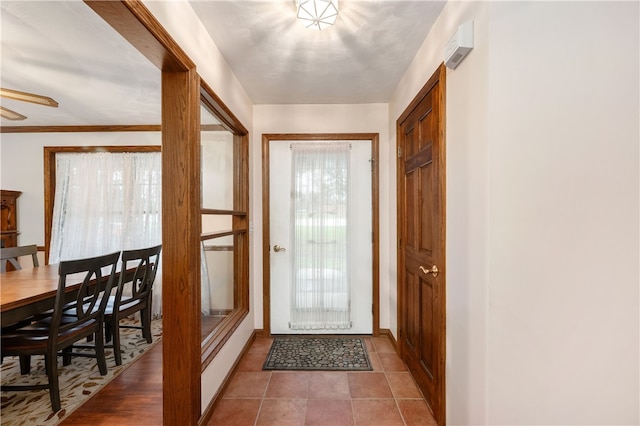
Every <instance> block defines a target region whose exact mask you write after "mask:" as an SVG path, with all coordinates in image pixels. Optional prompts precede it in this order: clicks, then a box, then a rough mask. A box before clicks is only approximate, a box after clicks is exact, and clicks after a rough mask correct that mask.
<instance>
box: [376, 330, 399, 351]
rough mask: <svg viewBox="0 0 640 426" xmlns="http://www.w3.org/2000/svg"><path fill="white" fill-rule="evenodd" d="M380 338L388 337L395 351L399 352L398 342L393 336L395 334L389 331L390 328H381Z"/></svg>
mask: <svg viewBox="0 0 640 426" xmlns="http://www.w3.org/2000/svg"><path fill="white" fill-rule="evenodd" d="M380 336H381V337H382V336H384V337H387V338H388V339H389V340H390V341H391V344H392V345H393V349H395V350H396V352H398V342H396V338H395V337H394V336H393V333H391V330H389V329H388V328H381V329H380Z"/></svg>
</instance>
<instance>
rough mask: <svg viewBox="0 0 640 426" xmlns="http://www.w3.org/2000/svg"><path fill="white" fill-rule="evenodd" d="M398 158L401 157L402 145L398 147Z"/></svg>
mask: <svg viewBox="0 0 640 426" xmlns="http://www.w3.org/2000/svg"><path fill="white" fill-rule="evenodd" d="M398 158H402V147H401V146H399V147H398Z"/></svg>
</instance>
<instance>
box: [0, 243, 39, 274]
mask: <svg viewBox="0 0 640 426" xmlns="http://www.w3.org/2000/svg"><path fill="white" fill-rule="evenodd" d="M22 256H31V260H32V262H33V266H40V263H39V262H38V246H37V245H35V244H31V245H28V246H19V247H4V248H1V249H0V273H1V272H7V262H8V263H10V264H11V265H12V266H13V267H14V268H15V269H16V270H17V269H22V266H20V262H18V258H19V257H22Z"/></svg>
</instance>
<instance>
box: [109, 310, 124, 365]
mask: <svg viewBox="0 0 640 426" xmlns="http://www.w3.org/2000/svg"><path fill="white" fill-rule="evenodd" d="M111 336H112V337H113V357H114V358H115V360H116V365H122V353H121V352H120V326H119V324H118V321H114V322H113V325H112V327H111Z"/></svg>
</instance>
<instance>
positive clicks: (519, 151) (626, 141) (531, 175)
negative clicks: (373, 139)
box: [389, 2, 640, 425]
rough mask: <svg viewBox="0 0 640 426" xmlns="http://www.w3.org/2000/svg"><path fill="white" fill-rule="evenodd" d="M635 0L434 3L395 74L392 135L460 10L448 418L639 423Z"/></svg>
mask: <svg viewBox="0 0 640 426" xmlns="http://www.w3.org/2000/svg"><path fill="white" fill-rule="evenodd" d="M638 9H639V8H638V2H626V3H610V2H602V3H591V2H566V3H556V2H533V3H527V2H487V3H480V2H478V3H475V2H473V3H472V2H449V3H448V4H447V6H446V7H445V9H444V10H443V12H442V14H441V16H440V17H439V19H438V21H437V22H436V25H435V26H434V28H433V29H432V31H431V32H430V34H429V36H428V37H427V40H426V41H425V44H424V45H423V46H422V48H421V50H420V52H419V53H418V55H417V57H416V58H415V60H414V63H413V64H412V65H411V67H410V69H409V70H408V72H407V74H406V75H405V77H404V79H403V80H402V81H401V83H400V85H399V86H398V88H397V89H396V92H395V94H394V97H393V99H392V101H391V103H390V107H389V113H390V116H389V127H390V134H391V135H392V137H394V133H393V129H395V120H396V119H397V117H398V116H399V115H400V114H401V113H402V111H403V110H404V108H406V105H407V104H408V103H409V102H410V100H411V99H412V97H413V96H415V94H416V93H417V92H418V90H419V89H420V88H421V87H422V85H423V84H424V83H425V82H426V80H427V79H428V78H429V76H430V75H431V74H432V73H433V71H434V70H435V68H436V67H437V66H438V64H439V63H440V62H441V61H442V57H441V55H442V50H443V46H444V43H445V42H446V41H447V40H448V39H449V37H450V36H451V35H452V34H453V33H454V32H455V29H456V28H457V26H458V25H459V24H461V23H463V22H465V21H467V20H470V19H473V20H474V22H475V48H474V50H473V51H472V52H471V53H470V54H469V56H468V57H467V58H466V59H465V61H464V62H463V63H462V64H461V65H460V66H459V67H458V68H457V69H456V70H448V72H447V109H446V110H447V122H446V129H447V130H446V145H447V264H446V270H447V315H448V317H447V368H446V374H447V377H446V385H447V420H448V423H449V424H554V425H555V424H638V422H639V420H640V419H639V402H638V401H639V399H640V395H639V385H638V374H639V370H638V362H639V361H638V360H639V345H638V338H639V331H640V330H639V327H638V324H639V294H638V282H639V274H638V257H639V254H640V253H639V249H638V244H639V238H638V232H639V229H638V217H639V207H638V204H639V192H640V188H639V184H638V180H639V174H638V164H639V161H638V160H639V151H638V145H639V143H638V142H639V139H640V135H639V129H638V121H639V118H638V117H639V116H640V110H639V83H638V81H639V66H638V61H639V58H638V52H639V41H638V40H639V34H638V28H639V18H638V17H639V10H638ZM394 142H395V141H394ZM392 168H393V167H392ZM393 174H394V172H393V171H391V176H393ZM392 188H393V187H392ZM392 197H395V191H393V194H392ZM392 238H395V235H392ZM392 261H395V259H393V260H392ZM599 271H601V272H599ZM394 314H395V312H391V317H392V318H393V316H394Z"/></svg>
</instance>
